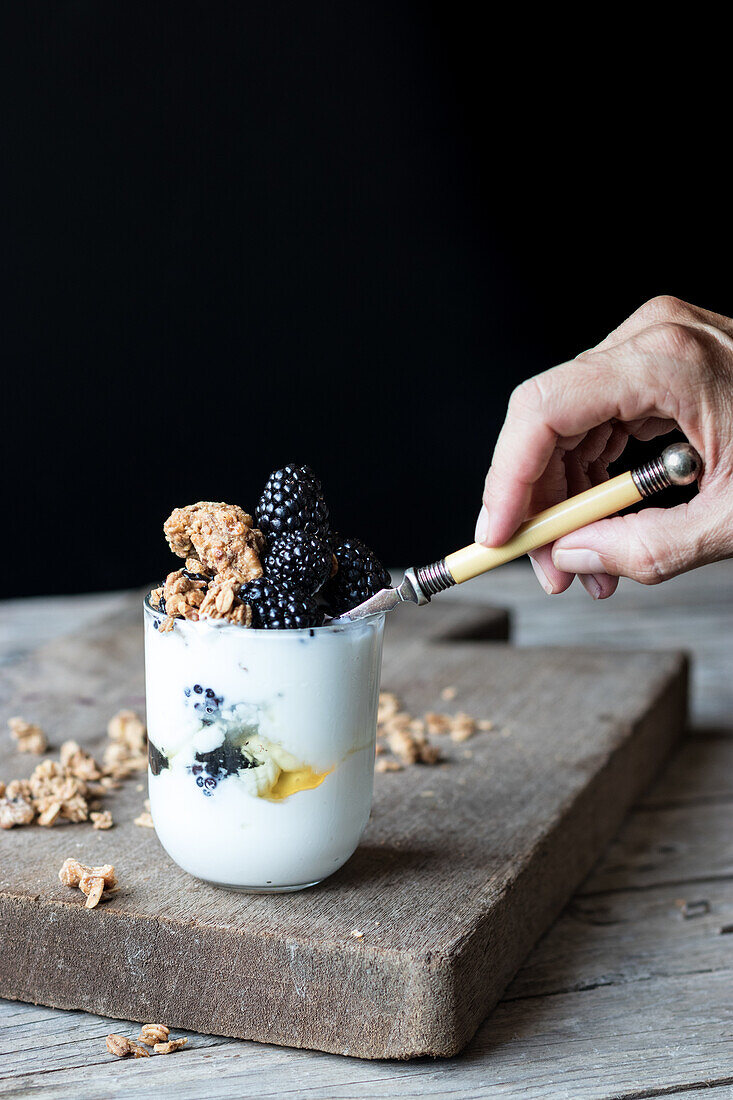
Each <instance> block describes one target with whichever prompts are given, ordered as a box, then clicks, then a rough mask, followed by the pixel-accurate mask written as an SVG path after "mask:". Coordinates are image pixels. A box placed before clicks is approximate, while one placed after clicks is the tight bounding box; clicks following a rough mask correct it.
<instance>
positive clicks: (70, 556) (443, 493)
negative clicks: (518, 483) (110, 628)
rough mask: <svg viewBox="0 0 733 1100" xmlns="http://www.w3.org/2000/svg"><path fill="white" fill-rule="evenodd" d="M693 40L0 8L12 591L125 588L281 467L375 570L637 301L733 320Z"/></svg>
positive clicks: (418, 531) (380, 13)
mask: <svg viewBox="0 0 733 1100" xmlns="http://www.w3.org/2000/svg"><path fill="white" fill-rule="evenodd" d="M670 10H671V9H670ZM569 11H570V9H568V12H569ZM609 11H610V9H609ZM694 14H695V13H692V14H690V13H688V15H687V16H686V22H685V23H684V24H682V23H681V22H680V23H677V22H674V21H670V22H668V23H664V24H663V23H659V22H655V23H654V24H651V23H650V24H648V25H643V24H642V22H641V21H640V16H639V13H638V10H637V9H633V14H631V9H630V11H629V12H625V11H624V9H623V8H617V9H613V16H611V15H605V16H603V18H599V19H598V20H597V22H595V23H591V22H590V21H589V18H588V16H587V15H583V16H581V15H580V14H579V13H578V14H574V15H570V14H567V15H562V14H558V13H557V12H555V13H553V16H552V18H551V19H550V18H548V17H544V18H540V17H538V16H536V15H533V14H532V12H531V9H529V8H525V7H523V8H522V10H521V11H520V10H517V11H516V12H514V13H512V12H507V11H504V10H501V11H500V10H499V9H498V8H496V7H494V6H490V5H475V6H474V5H462V4H436V5H433V4H427V3H426V4H418V3H415V4H412V3H404V2H391V3H376V2H363V3H359V2H352V0H345V2H339V3H322V2H313V3H305V2H302V3H301V2H298V3H296V2H292V3H283V2H273V3H264V4H255V3H241V4H235V3H226V4H216V3H212V4H200V5H186V4H176V5H168V4H146V5H136V4H122V5H113V4H98V3H69V2H65V3H60V2H54V3H48V4H42V3H34V4H29V5H8V6H6V7H5V9H4V17H3V18H4V23H5V25H4V27H3V28H2V30H3V34H2V42H3V51H4V54H5V56H4V58H3V59H2V60H3V63H2V73H3V77H2V79H3V83H4V87H3V112H2V116H3V150H4V154H3V167H2V187H3V201H2V215H3V237H2V239H3V257H2V264H1V265H0V268H1V271H2V275H1V278H2V303H3V323H2V370H3V379H4V381H3V387H2V388H3V393H4V402H5V411H4V415H3V452H4V458H3V470H4V493H5V500H6V508H5V515H6V524H5V539H4V543H5V549H6V551H8V554H7V557H6V568H5V570H4V585H3V593H4V594H5V595H13V594H15V595H26V594H33V593H49V592H75V591H85V590H93V589H104V588H121V587H126V586H130V585H133V584H141V583H144V582H145V581H147V580H149V579H150V578H151V577H154V576H156V575H160V574H162V573H164V572H165V571H167V569H168V568H169V556H168V553H167V550H166V548H165V544H164V541H163V537H162V532H161V524H162V521H163V519H164V518H165V516H166V515H167V514H168V512H169V511H170V510H171V508H172V507H173V506H175V505H179V504H184V503H188V502H190V501H193V500H198V499H212V500H220V499H221V500H231V501H233V502H235V503H240V504H242V505H243V506H245V507H246V508H248V509H252V508H254V505H255V503H256V499H257V497H258V495H259V491H260V488H261V485H262V483H263V481H264V479H265V477H266V475H267V473H268V472H269V470H270V469H271V468H272V467H273V466H276V465H282V464H283V463H285V462H287V461H297V462H309V463H310V464H311V465H312V466H314V467H315V468H316V470H317V471H318V472H319V473H320V475H321V477H322V480H323V481H324V484H325V488H326V493H327V496H328V499H329V502H330V504H331V509H332V512H333V514H334V518H335V521H336V524H337V526H338V527H340V528H341V530H342V531H345V532H351V533H354V534H359V535H361V536H362V537H363V538H364V539H365V540H367V541H369V542H371V543H372V544H373V545H374V546H375V548H376V549H377V550H378V551H379V552H380V553H381V554H382V555H383V556H384V557H385V558H386V559H387V560H388V561H389V562H392V563H394V562H403V563H407V562H415V563H418V562H422V561H427V560H429V559H433V558H435V557H437V556H441V555H442V554H444V553H446V552H447V551H450V550H452V549H454V548H456V547H457V546H458V545H461V544H463V543H464V542H466V541H468V540H470V538H471V537H472V534H473V524H474V520H475V515H476V512H477V510H478V507H479V504H480V493H481V486H482V482H483V477H484V473H485V470H486V467H487V465H488V462H489V459H490V456H491V451H492V448H493V445H494V442H495V438H496V435H497V432H498V429H499V427H500V425H501V421H502V419H503V414H504V410H505V406H506V402H507V399H508V396H509V393H510V391H511V389H512V388H513V387H514V386H515V385H516V384H517V383H518V382H519V381H521V379H522V378H524V377H527V376H528V375H531V374H534V373H536V372H537V371H539V370H542V369H545V368H547V367H548V366H551V365H552V364H553V363H556V362H558V361H561V360H563V359H565V358H568V357H571V356H573V355H575V354H577V353H578V352H579V351H580V350H581V349H583V348H584V347H588V346H590V345H592V344H594V343H596V342H597V341H598V340H599V339H601V338H602V337H603V336H604V335H605V334H606V333H607V332H608V331H609V330H610V329H611V328H613V327H615V325H616V324H618V323H619V322H620V321H621V320H622V318H623V317H624V316H625V315H627V314H628V313H629V312H631V311H632V310H633V309H634V308H636V307H637V306H638V305H639V304H641V302H643V301H644V300H645V299H646V298H649V297H651V296H652V295H654V294H658V293H662V292H665V293H674V294H677V295H679V296H680V297H684V298H687V299H689V300H692V301H695V302H697V303H699V304H701V305H706V306H708V307H709V308H712V309H716V310H718V311H720V312H724V313H730V312H731V305H730V298H731V295H730V290H731V286H730V274H729V268H730V259H729V256H730V249H729V243H730V242H729V236H730V231H729V226H730V213H729V207H730V198H729V185H728V182H727V181H728V179H729V169H728V167H727V164H728V160H729V155H730V154H729V148H728V146H729V144H730V141H729V132H728V121H729V103H730V96H729V91H728V87H727V84H728V79H727V72H728V69H729V64H728V59H727V57H726V52H727V50H726V45H725V43H726V40H727V41H729V39H727V36H726V35H725V34H724V33H722V29H721V28H719V27H717V26H716V25H714V24H712V23H706V24H705V25H702V24H700V23H699V22H698V23H694V22H693V23H692V24H691V23H690V20H691V19H692V16H693V15H694ZM718 44H719V45H718Z"/></svg>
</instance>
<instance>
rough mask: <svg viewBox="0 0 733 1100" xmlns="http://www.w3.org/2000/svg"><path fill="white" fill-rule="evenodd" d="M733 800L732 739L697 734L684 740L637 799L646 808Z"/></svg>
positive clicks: (708, 734) (698, 732) (709, 733)
mask: <svg viewBox="0 0 733 1100" xmlns="http://www.w3.org/2000/svg"><path fill="white" fill-rule="evenodd" d="M730 800H733V738H731V737H724V736H723V737H721V736H715V735H714V734H712V733H711V732H708V733H707V734H705V733H703V732H701V731H697V733H696V734H695V735H694V736H691V737H690V736H688V737H685V738H684V740H683V741H681V742H680V744H679V746H678V748H677V750H676V752H675V753H674V755H673V756H671V757H670V759H669V761H668V763H667V764H666V765H665V767H664V768H663V770H662V772H661V774H660V776H659V779H658V780H657V782H656V783H655V784H654V786H653V787H651V788H650V789H649V790H648V791H647V792H646V793H645V794H644V795H643V796H642V797H641V799H640V800H639V805H640V806H642V807H644V808H645V809H665V808H673V807H675V806H684V805H690V804H692V803H695V802H723V801H730Z"/></svg>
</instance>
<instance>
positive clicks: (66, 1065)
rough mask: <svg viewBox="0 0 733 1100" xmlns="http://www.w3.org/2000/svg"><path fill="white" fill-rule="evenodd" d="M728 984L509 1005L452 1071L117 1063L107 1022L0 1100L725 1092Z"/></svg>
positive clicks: (60, 1049) (657, 985)
mask: <svg viewBox="0 0 733 1100" xmlns="http://www.w3.org/2000/svg"><path fill="white" fill-rule="evenodd" d="M731 981H733V970H727V971H721V972H719V973H716V974H698V975H692V976H689V975H685V976H673V977H669V978H659V979H658V980H656V981H655V982H648V983H645V982H639V983H638V984H637V985H636V986H634V990H633V996H630V995H629V988H628V987H627V986H623V985H621V986H614V985H609V986H602V987H599V988H596V989H592V990H585V991H583V992H578V993H567V994H560V995H558V996H555V997H537V998H530V999H526V1000H521V1001H507V1002H503V1003H502V1004H501V1005H500V1006H499V1007H498V1008H497V1010H496V1012H495V1013H494V1014H493V1016H492V1018H491V1020H490V1021H487V1023H486V1024H485V1025H484V1026H483V1027H482V1028H481V1030H480V1031H479V1033H478V1035H477V1037H476V1039H475V1041H474V1043H473V1044H472V1045H471V1047H470V1049H469V1050H468V1051H467V1052H466V1053H465V1054H464V1055H459V1056H458V1057H457V1058H456V1059H454V1060H452V1061H451V1062H450V1063H448V1064H446V1063H441V1062H437V1063H436V1062H432V1061H422V1062H413V1063H407V1064H402V1065H400V1064H396V1063H394V1062H363V1061H353V1060H351V1061H350V1060H344V1059H340V1058H338V1057H337V1056H333V1055H326V1054H321V1055H316V1054H305V1053H304V1052H302V1051H294V1050H287V1049H284V1048H280V1049H279V1048H275V1047H267V1046H259V1047H257V1048H253V1046H252V1044H249V1043H235V1042H233V1043H229V1044H225V1045H222V1044H218V1045H216V1046H211V1045H209V1044H208V1042H206V1043H204V1044H202V1045H199V1044H200V1043H201V1040H200V1039H199V1038H198V1037H195V1036H194V1037H192V1039H191V1043H192V1046H191V1048H190V1049H188V1050H186V1051H184V1052H183V1053H180V1054H177V1055H175V1056H172V1057H165V1058H160V1057H158V1058H156V1059H146V1060H144V1061H130V1062H124V1063H119V1062H116V1061H115V1062H112V1061H111V1059H110V1056H108V1055H106V1054H104V1053H102V1054H101V1055H100V1049H101V1048H102V1047H103V1033H104V1032H105V1029H106V1027H107V1026H108V1023H109V1022H108V1021H95V1023H96V1026H97V1028H98V1034H97V1035H96V1036H95V1037H91V1036H90V1037H89V1038H87V1039H85V1040H83V1041H80V1042H73V1041H72V1042H70V1043H67V1044H66V1045H64V1044H60V1045H58V1046H54V1047H53V1048H51V1050H50V1052H49V1058H50V1059H52V1060H51V1061H50V1062H48V1063H46V1061H45V1056H44V1072H39V1071H38V1070H37V1069H36V1068H29V1069H28V1071H27V1072H24V1071H21V1074H20V1075H18V1074H16V1075H15V1076H14V1077H13V1078H11V1079H6V1080H5V1081H3V1080H0V1095H3V1096H13V1097H23V1098H24V1100H25V1098H28V1100H31V1098H32V1100H56V1098H57V1097H58V1096H61V1095H66V1094H67V1092H68V1094H69V1095H74V1096H75V1097H78V1098H79V1100H97V1098H98V1097H99V1096H116V1095H124V1096H126V1097H143V1096H145V1097H149V1096H152V1095H154V1096H156V1097H164V1098H167V1097H174V1096H175V1097H177V1098H179V1100H199V1098H200V1097H201V1096H206V1097H207V1100H217V1098H224V1097H226V1098H230V1097H232V1096H237V1097H241V1098H247V1097H261V1098H263V1100H265V1098H273V1100H274V1098H277V1097H293V1098H294V1097H304V1098H305V1097H308V1098H313V1100H318V1098H323V1100H325V1098H329V1100H331V1098H333V1100H347V1098H348V1100H357V1098H367V1097H368V1098H370V1100H371V1098H372V1097H374V1096H378V1097H380V1098H381V1100H389V1098H393V1097H394V1098H396V1100H397V1098H400V1100H410V1098H411V1097H435V1098H436V1100H438V1098H444V1097H451V1100H454V1098H456V1100H476V1097H481V1098H482V1100H494V1098H507V1097H510V1098H519V1097H522V1098H523V1100H548V1098H555V1097H557V1098H562V1100H611V1098H631V1097H638V1096H642V1097H644V1096H655V1095H663V1094H664V1093H665V1092H666V1093H669V1092H672V1091H675V1090H678V1089H682V1090H684V1089H685V1088H686V1087H689V1086H690V1085H693V1084H694V1085H695V1087H696V1088H702V1087H703V1086H705V1087H708V1086H715V1085H716V1084H718V1085H720V1087H721V1088H722V1087H723V1086H724V1085H725V1086H726V1087H728V1086H730V1084H731V1083H733V1066H732V1064H731V1053H730V1028H731V1023H732V1022H733V1008H731V1004H730V988H731ZM60 1019H61V1020H62V1021H63V1019H64V1017H63V1016H62V1017H60ZM129 1033H130V1034H132V1031H129ZM528 1049H531V1050H532V1057H531V1058H529V1057H528V1056H527V1050H528ZM44 1055H45V1052H44ZM1 1064H2V1063H1V1062H0V1066H1ZM36 1064H37V1063H36ZM32 1065H33V1063H32V1062H30V1063H29V1066H31V1067H32ZM2 1072H3V1071H2V1069H1V1068H0V1075H1V1074H2ZM3 1086H4V1087H5V1091H2V1087H3Z"/></svg>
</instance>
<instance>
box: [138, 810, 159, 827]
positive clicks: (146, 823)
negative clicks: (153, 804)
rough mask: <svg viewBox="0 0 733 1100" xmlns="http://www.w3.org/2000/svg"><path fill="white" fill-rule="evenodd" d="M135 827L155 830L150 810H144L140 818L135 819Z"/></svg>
mask: <svg viewBox="0 0 733 1100" xmlns="http://www.w3.org/2000/svg"><path fill="white" fill-rule="evenodd" d="M134 823H135V825H140V826H141V827H142V828H143V829H154V828H155V825H154V824H153V818H152V815H151V813H150V810H144V811H143V813H141V814H140V816H139V817H136V818H135V822H134Z"/></svg>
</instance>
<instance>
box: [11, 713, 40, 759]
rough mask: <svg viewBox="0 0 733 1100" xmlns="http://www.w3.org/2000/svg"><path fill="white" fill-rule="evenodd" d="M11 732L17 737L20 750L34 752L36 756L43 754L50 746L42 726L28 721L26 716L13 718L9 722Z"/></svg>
mask: <svg viewBox="0 0 733 1100" xmlns="http://www.w3.org/2000/svg"><path fill="white" fill-rule="evenodd" d="M8 725H9V726H10V734H11V736H12V737H14V738H15V741H16V742H17V745H18V752H32V753H35V755H36V756H43V754H44V752H45V751H46V749H47V747H48V742H47V741H46V734H45V733H44V732H43V730H42V729H41V727H40V726H35V725H33V723H32V722H26V720H25V718H11V719H10V721H9V722H8Z"/></svg>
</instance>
